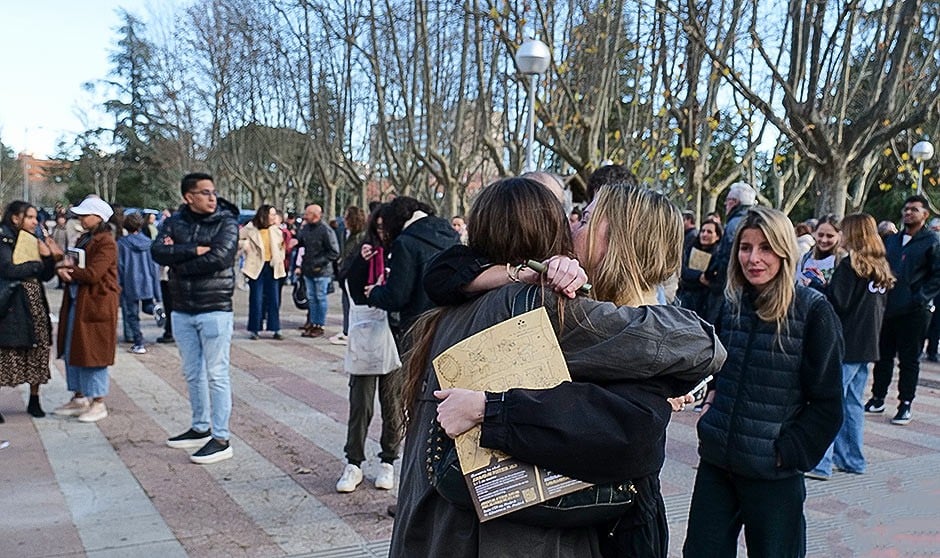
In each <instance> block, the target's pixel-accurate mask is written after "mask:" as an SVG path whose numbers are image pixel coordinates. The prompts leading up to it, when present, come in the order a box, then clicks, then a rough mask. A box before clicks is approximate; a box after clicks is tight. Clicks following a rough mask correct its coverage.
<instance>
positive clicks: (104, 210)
mask: <svg viewBox="0 0 940 558" xmlns="http://www.w3.org/2000/svg"><path fill="white" fill-rule="evenodd" d="M71 211H72V213H74V214H75V215H97V216H98V217H101V220H102V221H107V220H108V219H110V218H111V216H112V215H114V210H113V209H111V206H110V205H108V202H106V201H104V200H103V199H101V198H99V197H98V196H88V197H87V198H85V199H83V200H82V203H80V204H78V205H76V206H75V207H73V208H72V209H71Z"/></svg>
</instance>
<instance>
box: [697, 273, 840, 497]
mask: <svg viewBox="0 0 940 558" xmlns="http://www.w3.org/2000/svg"><path fill="white" fill-rule="evenodd" d="M754 296H755V293H754V292H753V291H746V292H745V294H744V296H742V301H741V308H740V313H738V312H737V310H736V309H734V308H726V309H725V311H723V312H722V321H721V328H720V331H719V339H721V342H722V343H723V344H724V345H725V348H726V349H727V351H728V359H727V360H726V361H725V364H724V366H723V367H722V369H721V372H720V373H719V374H718V376H717V378H716V385H715V398H714V400H713V401H712V404H711V406H710V407H708V408H707V412H705V413H704V414H703V415H702V418H701V419H700V420H699V422H698V436H699V455H700V456H701V458H702V460H703V461H706V462H708V463H710V464H712V465H715V466H717V467H721V468H722V469H725V470H727V471H730V472H732V473H735V474H738V475H741V476H744V477H749V478H755V479H767V480H771V479H780V478H786V477H790V476H794V475H798V474H799V472H800V471H809V470H810V469H812V468H813V467H814V466H815V465H816V464H817V463H819V460H820V459H821V458H822V456H823V454H824V453H825V452H826V449H827V448H828V447H829V444H830V443H831V442H832V440H833V439H834V438H835V436H836V433H837V432H838V431H839V427H840V426H841V424H842V368H841V364H842V356H843V345H842V327H841V325H840V323H839V319H838V318H837V317H836V314H835V311H834V310H833V309H832V306H831V305H830V304H829V302H828V301H827V300H826V298H825V297H824V296H823V295H822V294H821V293H819V292H816V291H814V290H812V289H810V288H807V287H802V286H797V287H796V293H795V295H794V298H793V302H792V304H791V305H790V310H789V312H788V314H787V320H786V323H785V324H784V325H783V328H782V331H781V332H780V335H779V337H778V335H777V324H776V323H773V322H765V321H763V320H761V319H760V318H758V316H757V313H756V311H755V309H754V305H753V298H754ZM778 463H779V465H778Z"/></svg>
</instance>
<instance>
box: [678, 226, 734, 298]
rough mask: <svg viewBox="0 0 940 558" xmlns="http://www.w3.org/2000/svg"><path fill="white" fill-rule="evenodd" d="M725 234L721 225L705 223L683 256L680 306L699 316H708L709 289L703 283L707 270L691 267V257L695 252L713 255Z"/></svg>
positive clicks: (706, 262)
mask: <svg viewBox="0 0 940 558" xmlns="http://www.w3.org/2000/svg"><path fill="white" fill-rule="evenodd" d="M723 233H724V229H722V228H721V224H720V223H717V222H715V221H711V220H708V221H705V222H704V223H702V227H701V228H700V229H699V232H698V236H697V237H696V239H695V242H693V243H691V244H690V245H689V248H688V250H686V251H685V253H684V254H682V275H681V280H680V281H679V304H681V305H682V307H683V308H688V309H689V310H692V311H694V312H696V313H697V314H698V315H699V316H705V315H707V314H706V308H705V304H706V303H707V302H708V287H706V286H705V284H704V283H702V281H701V277H702V273H704V272H705V270H704V269H698V268H696V267H690V265H689V264H690V259H691V258H690V256H691V255H692V253H693V250H697V251H699V252H704V253H705V254H709V255H710V254H712V252H714V251H715V248H717V247H718V241H719V240H721V235H722V234H723ZM704 263H705V267H707V266H708V261H707V260H706V261H705V262H704ZM698 267H701V266H698Z"/></svg>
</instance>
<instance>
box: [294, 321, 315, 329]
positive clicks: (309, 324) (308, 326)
mask: <svg viewBox="0 0 940 558" xmlns="http://www.w3.org/2000/svg"><path fill="white" fill-rule="evenodd" d="M311 325H313V324H311V323H310V322H305V323H304V325H302V326H300V327H298V328H297V329H299V330H300V331H307V330H308V329H309V328H310V326H311Z"/></svg>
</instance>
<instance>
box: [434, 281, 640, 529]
mask: <svg viewBox="0 0 940 558" xmlns="http://www.w3.org/2000/svg"><path fill="white" fill-rule="evenodd" d="M540 291H541V289H540V288H539V287H538V286H536V285H530V286H529V287H527V288H525V289H522V290H521V291H520V292H519V294H517V295H516V298H515V299H514V300H513V303H512V315H513V316H516V315H519V314H522V313H524V312H528V311H529V310H531V309H533V308H535V303H536V297H537V295H538V294H539V293H540ZM426 451H427V460H426V463H427V471H426V472H427V476H428V481H429V482H430V483H431V486H433V487H434V489H435V490H437V493H438V494H440V495H441V497H442V498H444V499H445V500H447V501H448V502H450V503H451V504H453V505H454V506H456V507H458V508H461V509H468V510H473V509H474V506H473V500H472V499H471V497H470V489H469V488H468V487H467V482H466V480H465V479H464V475H463V471H461V469H460V460H459V458H458V456H457V447H456V446H455V445H454V441H453V440H452V439H451V438H450V437H449V436H447V434H446V433H445V432H444V429H443V428H442V427H441V424H440V423H439V422H437V420H436V419H433V418H432V419H431V425H430V428H429V429H428V439H427V450H426ZM636 493H637V491H636V486H634V484H633V482H632V481H629V480H625V481H622V482H615V483H609V484H600V485H598V484H595V485H592V486H589V487H587V488H584V489H582V490H578V491H577V492H572V493H570V494H565V495H564V496H559V497H557V498H552V499H551V500H546V501H544V502H542V503H540V504H535V505H533V506H529V507H526V508H522V509H521V510H517V511H514V512H512V513H509V514H507V515H505V516H503V517H502V518H501V519H506V520H509V521H514V522H516V523H522V524H525V525H533V526H536V527H548V528H554V529H570V528H575V527H586V526H590V525H598V524H604V523H607V522H610V521H615V520H617V519H618V518H620V517H621V516H622V515H623V514H624V513H626V512H627V510H629V509H630V508H631V507H632V506H633V503H634V499H635V496H636Z"/></svg>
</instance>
